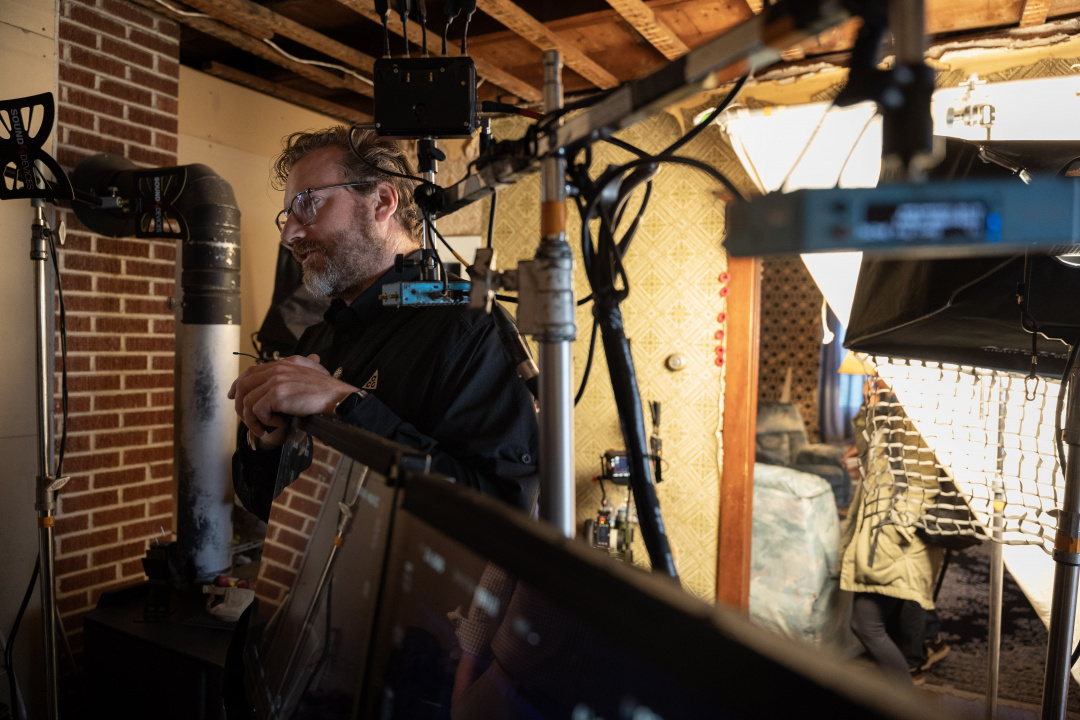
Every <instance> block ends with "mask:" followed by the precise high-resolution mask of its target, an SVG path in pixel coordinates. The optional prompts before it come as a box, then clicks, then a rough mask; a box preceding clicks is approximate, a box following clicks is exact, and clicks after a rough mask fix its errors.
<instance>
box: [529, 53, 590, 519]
mask: <svg viewBox="0 0 1080 720" xmlns="http://www.w3.org/2000/svg"><path fill="white" fill-rule="evenodd" d="M562 106H563V90H562V59H561V58H560V57H559V51H558V50H546V51H545V52H544V112H545V113H552V112H555V111H558V110H560V109H562ZM555 122H556V123H560V122H561V120H556V121H555ZM540 173H541V174H540V192H541V196H542V203H541V205H540V246H539V247H538V248H537V250H536V257H535V259H534V260H533V261H532V268H533V272H531V273H528V272H524V273H521V279H522V281H523V282H524V281H525V278H526V277H527V276H531V277H532V279H533V280H534V281H535V287H534V289H535V291H536V295H537V306H536V309H537V310H538V313H537V317H536V320H537V324H538V325H539V327H538V330H539V332H537V333H535V335H534V337H535V338H536V340H537V341H538V342H539V344H540V363H539V364H540V397H539V404H540V458H539V461H540V498H541V500H540V515H541V517H543V518H544V519H545V520H547V521H549V522H552V523H554V524H555V525H556V526H557V527H558V528H559V530H560V531H561V532H562V533H563V535H565V536H566V537H573V536H574V529H575V525H576V519H575V509H576V508H575V505H576V498H575V492H574V393H573V368H574V364H573V354H572V351H573V342H574V340H575V338H576V337H577V326H576V324H575V317H574V309H575V306H574V256H573V252H572V251H571V249H570V245H569V243H567V242H566V158H565V155H564V154H563V151H562V150H558V151H556V152H555V153H552V154H551V155H549V156H547V157H545V158H544V159H543V161H542V164H541V168H540ZM519 269H522V268H521V266H519ZM522 289H524V288H522ZM522 294H524V293H522Z"/></svg>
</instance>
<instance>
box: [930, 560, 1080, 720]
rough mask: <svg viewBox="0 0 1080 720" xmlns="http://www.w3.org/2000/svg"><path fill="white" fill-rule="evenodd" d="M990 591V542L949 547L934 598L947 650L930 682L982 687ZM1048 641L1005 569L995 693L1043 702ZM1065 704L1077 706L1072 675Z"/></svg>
mask: <svg viewBox="0 0 1080 720" xmlns="http://www.w3.org/2000/svg"><path fill="white" fill-rule="evenodd" d="M989 597H990V545H989V543H982V544H981V545H978V546H976V547H973V548H968V549H966V550H962V551H959V552H953V553H952V559H951V560H950V563H949V568H948V571H947V573H946V575H945V581H944V584H943V585H942V587H941V593H940V594H939V595H938V599H937V608H938V616H939V617H940V618H941V627H942V632H943V633H944V634H945V638H946V641H947V642H948V643H949V646H950V652H949V655H948V656H947V657H945V658H944V659H943V660H941V661H940V662H939V663H937V664H936V665H934V666H933V667H932V668H931V669H930V671H929V672H928V673H927V683H928V684H930V685H937V686H942V687H950V686H951V687H955V688H957V689H959V690H963V691H965V692H971V693H978V694H985V693H986V647H987V642H986V636H987V622H988V617H989ZM1046 641H1047V634H1046V628H1045V627H1044V626H1043V624H1042V622H1041V621H1040V620H1039V618H1038V616H1037V615H1036V614H1035V610H1034V609H1033V608H1032V607H1031V604H1030V603H1029V602H1028V600H1027V598H1026V597H1024V593H1022V592H1021V591H1020V588H1019V586H1018V585H1017V584H1016V581H1014V580H1013V579H1012V576H1011V575H1009V572H1008V570H1006V571H1005V582H1004V591H1003V593H1002V619H1001V669H1000V671H999V673H998V698H1000V699H1005V700H1014V701H1017V702H1023V703H1029V704H1032V705H1039V704H1040V703H1041V702H1042V685H1043V667H1044V665H1045V660H1046ZM1068 709H1069V711H1073V712H1076V711H1080V688H1078V687H1077V684H1076V682H1075V681H1074V680H1070V690H1069V704H1068Z"/></svg>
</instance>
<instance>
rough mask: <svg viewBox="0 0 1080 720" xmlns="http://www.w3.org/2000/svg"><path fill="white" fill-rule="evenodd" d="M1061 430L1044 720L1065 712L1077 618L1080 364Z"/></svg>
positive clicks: (1074, 371) (1071, 379) (1071, 382)
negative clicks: (1061, 493)
mask: <svg viewBox="0 0 1080 720" xmlns="http://www.w3.org/2000/svg"><path fill="white" fill-rule="evenodd" d="M1061 436H1062V437H1061V439H1062V441H1063V442H1064V443H1065V445H1066V447H1067V448H1068V449H1067V450H1066V456H1067V457H1066V461H1065V467H1064V468H1063V472H1064V474H1065V498H1064V500H1063V501H1062V504H1061V509H1060V510H1059V511H1058V529H1057V535H1056V536H1055V537H1054V562H1055V563H1056V567H1055V569H1054V591H1053V595H1052V601H1051V605H1050V639H1049V642H1048V643H1047V646H1046V675H1045V679H1044V681H1043V698H1042V718H1043V720H1051V719H1057V718H1064V717H1065V705H1066V703H1067V701H1068V697H1069V666H1070V662H1069V660H1070V655H1071V653H1072V636H1073V623H1074V622H1075V619H1076V583H1077V577H1078V573H1080V368H1078V367H1075V366H1074V367H1072V368H1071V369H1070V370H1069V396H1068V398H1067V400H1066V409H1065V427H1064V429H1063V430H1062V433H1061Z"/></svg>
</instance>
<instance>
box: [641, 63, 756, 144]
mask: <svg viewBox="0 0 1080 720" xmlns="http://www.w3.org/2000/svg"><path fill="white" fill-rule="evenodd" d="M749 79H750V73H747V74H746V75H743V76H742V77H741V78H739V79H738V80H736V81H735V87H733V88H732V89H731V92H729V93H728V94H727V97H725V98H724V99H723V101H721V103H720V104H719V105H717V106H716V107H715V108H713V110H712V112H710V113H709V114H708V115H707V116H706V117H705V119H704V120H702V121H701V122H699V123H698V124H697V125H695V126H694V127H693V128H691V129H690V131H689V132H687V133H686V134H685V135H683V136H682V137H681V138H679V139H678V140H676V141H675V142H673V143H671V144H670V145H668V147H667V149H666V150H664V151H663V152H662V153H660V154H661V155H671V154H673V153H675V152H677V151H678V150H679V148H681V147H682V146H683V145H685V144H686V143H688V142H690V141H691V140H693V139H694V138H696V137H697V136H698V135H700V134H701V133H702V132H704V131H705V128H707V127H708V126H709V125H712V123H713V121H714V120H716V118H718V117H719V116H720V113H722V112H724V110H727V108H728V106H729V105H731V102H732V101H733V100H734V99H735V97H736V96H737V95H738V94H739V92H741V91H742V89H743V86H744V85H746V81H747V80H749Z"/></svg>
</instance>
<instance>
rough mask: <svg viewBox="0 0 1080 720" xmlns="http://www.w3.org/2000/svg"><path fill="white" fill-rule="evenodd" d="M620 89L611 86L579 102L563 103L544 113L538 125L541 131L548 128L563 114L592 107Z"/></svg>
mask: <svg viewBox="0 0 1080 720" xmlns="http://www.w3.org/2000/svg"><path fill="white" fill-rule="evenodd" d="M618 89H619V88H617V87H615V88H611V89H609V90H605V91H603V92H600V93H597V94H596V95H590V96H589V97H587V98H582V99H581V100H578V101H577V102H572V103H570V104H569V105H563V106H562V107H561V108H559V109H558V110H552V111H551V112H550V113H548V114H546V115H544V117H543V118H542V119H541V120H540V121H539V122H538V123H537V124H536V127H537V129H538V130H540V131H543V130H546V129H547V128H548V127H550V126H551V124H552V123H554V122H555V121H556V120H558V119H559V118H561V117H562V116H563V115H566V114H567V113H569V112H573V111H574V110H580V109H582V108H587V107H591V106H593V105H595V104H596V103H598V102H600V101H601V100H603V99H604V98H606V97H607V96H608V95H610V94H611V93H613V92H615V91H616V90H618Z"/></svg>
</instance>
